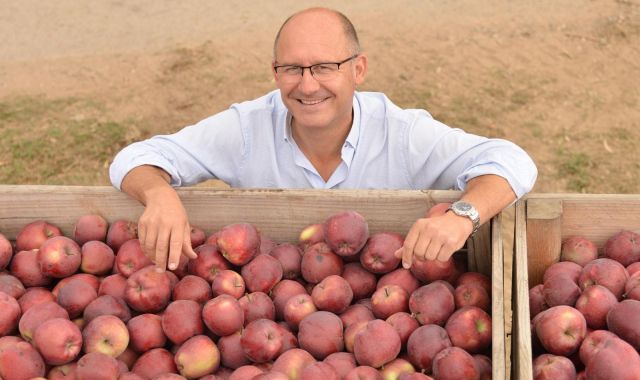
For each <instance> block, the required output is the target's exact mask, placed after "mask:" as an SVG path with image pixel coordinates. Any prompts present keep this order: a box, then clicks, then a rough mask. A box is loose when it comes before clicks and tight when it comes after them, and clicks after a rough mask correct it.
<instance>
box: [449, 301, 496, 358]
mask: <svg viewBox="0 0 640 380" xmlns="http://www.w3.org/2000/svg"><path fill="white" fill-rule="evenodd" d="M445 330H447V334H448V335H449V339H451V343H452V344H453V345H454V346H456V347H460V348H463V349H465V350H466V351H467V352H469V353H472V354H477V353H480V352H482V351H484V350H485V349H487V348H489V346H490V345H491V316H489V314H487V312H486V311H484V310H482V309H480V308H479V307H475V306H465V307H463V308H462V309H458V310H456V311H455V312H454V313H453V314H451V316H450V317H449V320H447V323H446V325H445Z"/></svg>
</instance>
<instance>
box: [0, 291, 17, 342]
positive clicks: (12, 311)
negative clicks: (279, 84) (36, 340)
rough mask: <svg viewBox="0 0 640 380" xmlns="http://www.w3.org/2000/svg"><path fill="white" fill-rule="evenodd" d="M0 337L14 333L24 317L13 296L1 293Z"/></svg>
mask: <svg viewBox="0 0 640 380" xmlns="http://www.w3.org/2000/svg"><path fill="white" fill-rule="evenodd" d="M0 310H2V313H0V336H5V335H8V334H10V333H13V332H14V331H15V330H16V327H18V322H19V320H20V317H21V315H22V311H21V310H20V304H19V303H18V301H16V299H15V298H13V297H12V296H10V295H8V294H6V293H4V292H0Z"/></svg>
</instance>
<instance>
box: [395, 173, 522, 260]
mask: <svg viewBox="0 0 640 380" xmlns="http://www.w3.org/2000/svg"><path fill="white" fill-rule="evenodd" d="M461 199H462V200H464V201H466V202H469V203H471V204H472V205H473V206H474V207H475V208H476V209H477V210H478V213H479V214H480V223H481V224H483V223H485V222H487V221H488V220H490V219H491V218H492V217H493V216H494V215H496V214H498V213H499V212H500V211H502V209H504V208H505V207H507V206H508V205H509V204H511V203H512V202H513V201H515V200H516V194H515V193H514V191H513V190H512V188H511V186H510V185H509V183H508V182H507V181H506V180H505V179H504V178H502V177H500V176H497V175H483V176H478V177H475V178H473V179H471V180H469V182H468V183H467V187H466V190H465V192H464V194H463V195H462V197H461ZM472 231H473V224H472V222H471V219H469V218H467V217H464V216H458V215H456V214H454V213H453V212H451V211H449V212H446V213H444V214H442V215H438V216H434V217H431V218H422V219H418V220H417V221H416V222H415V223H414V224H413V226H412V227H411V229H410V230H409V233H408V234H407V237H406V239H405V241H404V245H403V246H402V248H400V249H399V250H398V251H396V257H402V265H403V267H405V268H409V267H410V266H411V263H412V262H413V260H414V258H415V259H417V260H440V261H446V260H448V259H449V258H450V257H451V255H453V253H454V252H456V251H457V250H459V249H460V248H462V246H463V245H464V243H465V241H466V240H467V238H468V237H469V235H470V234H471V232H472Z"/></svg>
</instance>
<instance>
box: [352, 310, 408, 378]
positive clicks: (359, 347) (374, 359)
mask: <svg viewBox="0 0 640 380" xmlns="http://www.w3.org/2000/svg"><path fill="white" fill-rule="evenodd" d="M400 349H401V342H400V335H398V333H397V332H396V330H395V328H393V326H391V325H390V324H388V323H387V322H385V321H383V320H380V319H374V320H373V321H369V322H367V325H366V326H365V328H364V329H363V330H362V331H360V332H359V333H358V334H357V335H356V336H355V341H354V345H353V354H354V355H355V357H356V360H357V362H358V364H360V365H368V366H371V367H374V368H380V367H382V366H383V365H385V364H386V363H388V362H390V361H392V360H393V359H395V358H396V357H397V356H398V354H399V353H400Z"/></svg>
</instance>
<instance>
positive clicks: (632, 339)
mask: <svg viewBox="0 0 640 380" xmlns="http://www.w3.org/2000/svg"><path fill="white" fill-rule="evenodd" d="M638 315H640V301H636V300H624V301H622V302H620V303H618V304H615V305H613V307H612V308H611V310H610V311H609V313H608V314H607V327H609V331H611V332H612V333H614V334H616V335H618V336H619V337H620V338H622V339H624V340H625V341H627V343H629V344H631V345H632V346H633V347H634V348H635V349H636V350H640V324H638Z"/></svg>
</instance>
